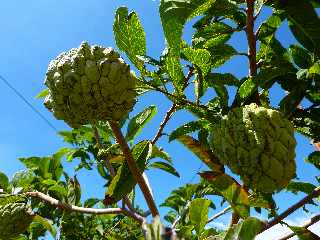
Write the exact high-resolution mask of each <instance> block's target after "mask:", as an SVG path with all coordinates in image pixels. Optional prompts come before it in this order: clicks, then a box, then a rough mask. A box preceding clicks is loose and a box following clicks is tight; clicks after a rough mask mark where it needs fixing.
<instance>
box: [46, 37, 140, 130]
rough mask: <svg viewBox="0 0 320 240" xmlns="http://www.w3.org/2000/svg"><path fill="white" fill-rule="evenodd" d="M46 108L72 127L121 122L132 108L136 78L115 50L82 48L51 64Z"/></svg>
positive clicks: (82, 45) (88, 46) (64, 55)
mask: <svg viewBox="0 0 320 240" xmlns="http://www.w3.org/2000/svg"><path fill="white" fill-rule="evenodd" d="M45 84H46V85H47V87H48V89H49V94H48V95H47V97H46V99H45V102H44V104H45V106H46V107H47V108H48V109H49V110H50V111H51V112H53V114H54V116H55V117H56V118H57V119H61V120H64V121H65V122H66V123H67V124H69V125H70V126H71V127H74V128H76V127H79V126H81V125H83V124H88V123H96V122H97V121H106V120H113V121H119V120H121V119H122V118H123V117H125V116H126V115H127V114H128V113H129V112H130V111H131V110H132V108H133V106H134V104H135V102H136V100H135V97H136V95H137V94H136V91H135V84H136V77H135V76H134V74H133V73H132V72H131V71H130V67H129V65H127V64H126V63H125V62H124V61H123V59H122V58H121V57H120V55H119V54H118V53H117V52H115V51H114V50H113V49H112V48H104V47H101V46H97V45H94V46H90V45H89V44H88V43H86V42H83V43H82V44H81V45H80V47H78V48H73V49H71V50H70V51H68V52H64V53H62V54H60V55H59V56H58V57H57V58H56V59H54V60H52V61H51V62H50V64H49V67H48V70H47V73H46V79H45Z"/></svg>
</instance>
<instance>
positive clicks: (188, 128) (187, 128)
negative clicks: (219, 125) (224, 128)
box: [169, 120, 208, 142]
mask: <svg viewBox="0 0 320 240" xmlns="http://www.w3.org/2000/svg"><path fill="white" fill-rule="evenodd" d="M207 124H208V122H207V121H206V120H197V121H192V122H188V123H185V124H183V125H182V126H180V127H178V128H177V129H175V130H174V131H172V132H171V133H170V136H169V142H171V141H173V140H175V139H177V138H178V137H180V136H182V135H186V134H188V133H192V132H195V131H198V130H200V129H202V128H204V127H205V125H207Z"/></svg>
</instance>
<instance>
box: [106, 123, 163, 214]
mask: <svg viewBox="0 0 320 240" xmlns="http://www.w3.org/2000/svg"><path fill="white" fill-rule="evenodd" d="M109 124H110V127H111V129H112V131H113V134H114V135H115V138H116V140H117V142H118V143H119V145H120V148H121V150H122V152H123V154H124V156H125V158H126V161H127V163H128V167H129V169H130V171H131V173H132V175H133V176H134V178H135V180H136V181H137V183H138V185H139V187H140V189H141V191H142V193H143V195H144V197H145V199H146V202H147V204H148V207H149V209H150V211H151V214H152V216H153V217H155V216H157V215H159V212H158V209H157V206H156V204H155V202H154V200H153V197H152V194H151V192H150V189H149V188H148V185H147V184H146V182H145V180H144V178H143V177H142V173H141V172H140V170H139V168H138V166H137V165H136V163H135V161H134V158H133V156H132V153H131V150H130V148H129V146H128V144H127V142H126V140H125V138H124V136H123V134H122V132H121V129H120V128H119V126H118V124H117V123H116V122H113V121H109Z"/></svg>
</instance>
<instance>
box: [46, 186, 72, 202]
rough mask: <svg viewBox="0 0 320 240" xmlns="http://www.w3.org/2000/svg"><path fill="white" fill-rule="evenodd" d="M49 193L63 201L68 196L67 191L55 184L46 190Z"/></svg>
mask: <svg viewBox="0 0 320 240" xmlns="http://www.w3.org/2000/svg"><path fill="white" fill-rule="evenodd" d="M48 190H49V191H50V192H53V193H54V194H56V195H58V196H59V198H60V199H63V198H64V197H66V196H67V195H68V191H67V189H66V188H65V187H64V186H62V185H59V184H55V185H53V186H51V187H49V188H48Z"/></svg>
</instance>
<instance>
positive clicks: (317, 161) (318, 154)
mask: <svg viewBox="0 0 320 240" xmlns="http://www.w3.org/2000/svg"><path fill="white" fill-rule="evenodd" d="M305 161H306V162H308V163H311V164H313V165H314V166H315V167H316V168H318V169H319V170H320V151H314V152H312V153H311V154H310V155H309V156H308V157H307V158H306V159H305Z"/></svg>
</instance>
